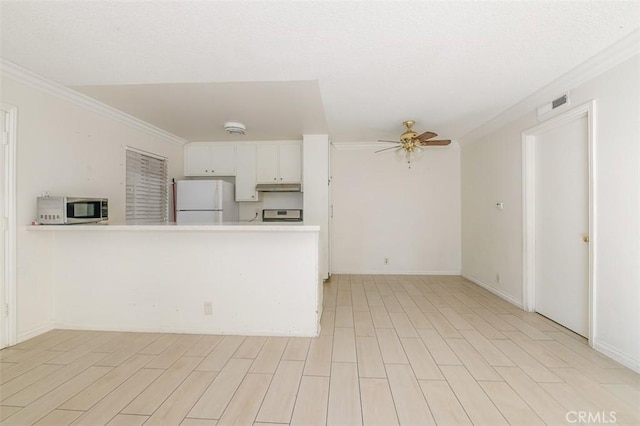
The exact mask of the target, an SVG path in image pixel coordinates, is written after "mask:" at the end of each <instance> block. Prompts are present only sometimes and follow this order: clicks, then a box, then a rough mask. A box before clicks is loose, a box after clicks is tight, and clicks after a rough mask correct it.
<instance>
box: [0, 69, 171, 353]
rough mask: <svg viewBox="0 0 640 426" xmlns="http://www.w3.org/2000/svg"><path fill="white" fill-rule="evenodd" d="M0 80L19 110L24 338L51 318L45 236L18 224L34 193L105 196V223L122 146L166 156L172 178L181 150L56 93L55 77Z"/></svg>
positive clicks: (118, 215) (120, 211)
mask: <svg viewBox="0 0 640 426" xmlns="http://www.w3.org/2000/svg"><path fill="white" fill-rule="evenodd" d="M3 71H4V70H3ZM25 81H26V83H25ZM1 83H2V93H1V95H0V96H1V100H2V102H6V103H8V104H11V105H13V106H16V107H17V109H18V113H17V117H18V130H17V144H16V152H17V158H16V170H17V213H16V217H17V224H18V229H17V253H16V255H17V282H16V292H17V305H18V306H17V337H18V341H22V340H25V339H26V338H29V337H31V336H33V335H37V334H39V333H41V332H43V331H46V330H47V329H48V328H50V327H51V326H52V324H53V293H52V291H53V288H52V274H53V268H54V265H53V263H52V252H51V244H50V240H51V238H50V236H47V238H42V237H43V236H42V235H40V236H38V237H37V239H36V238H34V235H33V234H30V233H28V232H27V231H25V229H24V226H25V225H27V224H29V223H30V222H31V221H32V220H34V219H35V216H36V197H37V196H39V195H40V194H41V193H42V192H43V191H48V192H49V193H50V194H51V195H69V196H97V197H108V198H109V207H110V216H111V222H122V221H123V220H124V215H125V213H124V209H125V205H124V203H125V188H124V181H125V168H124V167H125V146H131V147H135V148H138V149H141V150H145V151H149V152H153V153H155V154H159V155H162V156H165V157H167V158H168V161H169V176H170V177H176V178H180V177H182V167H183V166H182V165H183V149H182V146H181V145H180V144H179V143H176V142H175V141H173V142H169V141H168V139H167V138H163V137H160V136H158V135H153V134H151V133H150V132H146V131H143V130H141V129H139V128H134V127H132V126H131V125H128V124H125V123H124V122H122V121H121V120H118V119H115V118H111V117H108V116H106V115H105V114H103V113H99V112H95V111H92V110H90V109H88V108H87V107H85V106H81V105H80V104H78V103H75V102H73V101H70V100H69V99H67V98H66V97H65V96H59V95H56V94H54V93H55V92H60V93H65V91H66V89H64V88H61V87H58V86H57V85H56V84H55V83H47V82H46V81H43V80H38V79H37V78H34V77H33V76H32V75H28V76H26V77H25V78H24V79H21V78H14V77H12V76H7V75H6V74H5V73H3V76H2V80H1ZM38 86H40V87H38ZM48 86H50V87H48ZM50 88H53V89H52V90H49V89H50ZM67 92H70V91H67ZM71 97H73V95H71Z"/></svg>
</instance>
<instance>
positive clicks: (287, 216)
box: [262, 209, 302, 222]
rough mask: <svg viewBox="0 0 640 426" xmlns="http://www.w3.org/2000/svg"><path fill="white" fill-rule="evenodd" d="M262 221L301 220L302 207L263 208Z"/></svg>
mask: <svg viewBox="0 0 640 426" xmlns="http://www.w3.org/2000/svg"><path fill="white" fill-rule="evenodd" d="M262 221H263V222H302V209H264V210H262Z"/></svg>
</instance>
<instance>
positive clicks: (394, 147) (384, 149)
mask: <svg viewBox="0 0 640 426" xmlns="http://www.w3.org/2000/svg"><path fill="white" fill-rule="evenodd" d="M390 149H398V147H397V146H390V147H389V148H383V149H379V150H377V151H374V154H377V153H378V152H382V151H387V150H390Z"/></svg>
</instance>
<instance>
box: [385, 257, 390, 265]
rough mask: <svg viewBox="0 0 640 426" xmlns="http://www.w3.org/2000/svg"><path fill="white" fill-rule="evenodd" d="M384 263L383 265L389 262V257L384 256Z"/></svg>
mask: <svg viewBox="0 0 640 426" xmlns="http://www.w3.org/2000/svg"><path fill="white" fill-rule="evenodd" d="M384 264H385V265H388V264H389V258H388V257H385V258H384Z"/></svg>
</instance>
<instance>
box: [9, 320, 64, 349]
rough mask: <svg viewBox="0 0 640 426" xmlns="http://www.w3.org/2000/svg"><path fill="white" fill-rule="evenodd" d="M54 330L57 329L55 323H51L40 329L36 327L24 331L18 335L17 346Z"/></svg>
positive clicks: (43, 325)
mask: <svg viewBox="0 0 640 426" xmlns="http://www.w3.org/2000/svg"><path fill="white" fill-rule="evenodd" d="M54 328H56V327H55V324H54V322H53V321H49V322H46V323H44V324H42V325H40V326H38V327H34V328H32V329H31V330H27V331H23V332H22V333H19V334H18V338H17V341H16V344H17V343H21V342H24V341H25V340H29V339H33V338H34V337H36V336H39V335H41V334H44V333H46V332H47V331H51V330H53V329H54Z"/></svg>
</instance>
